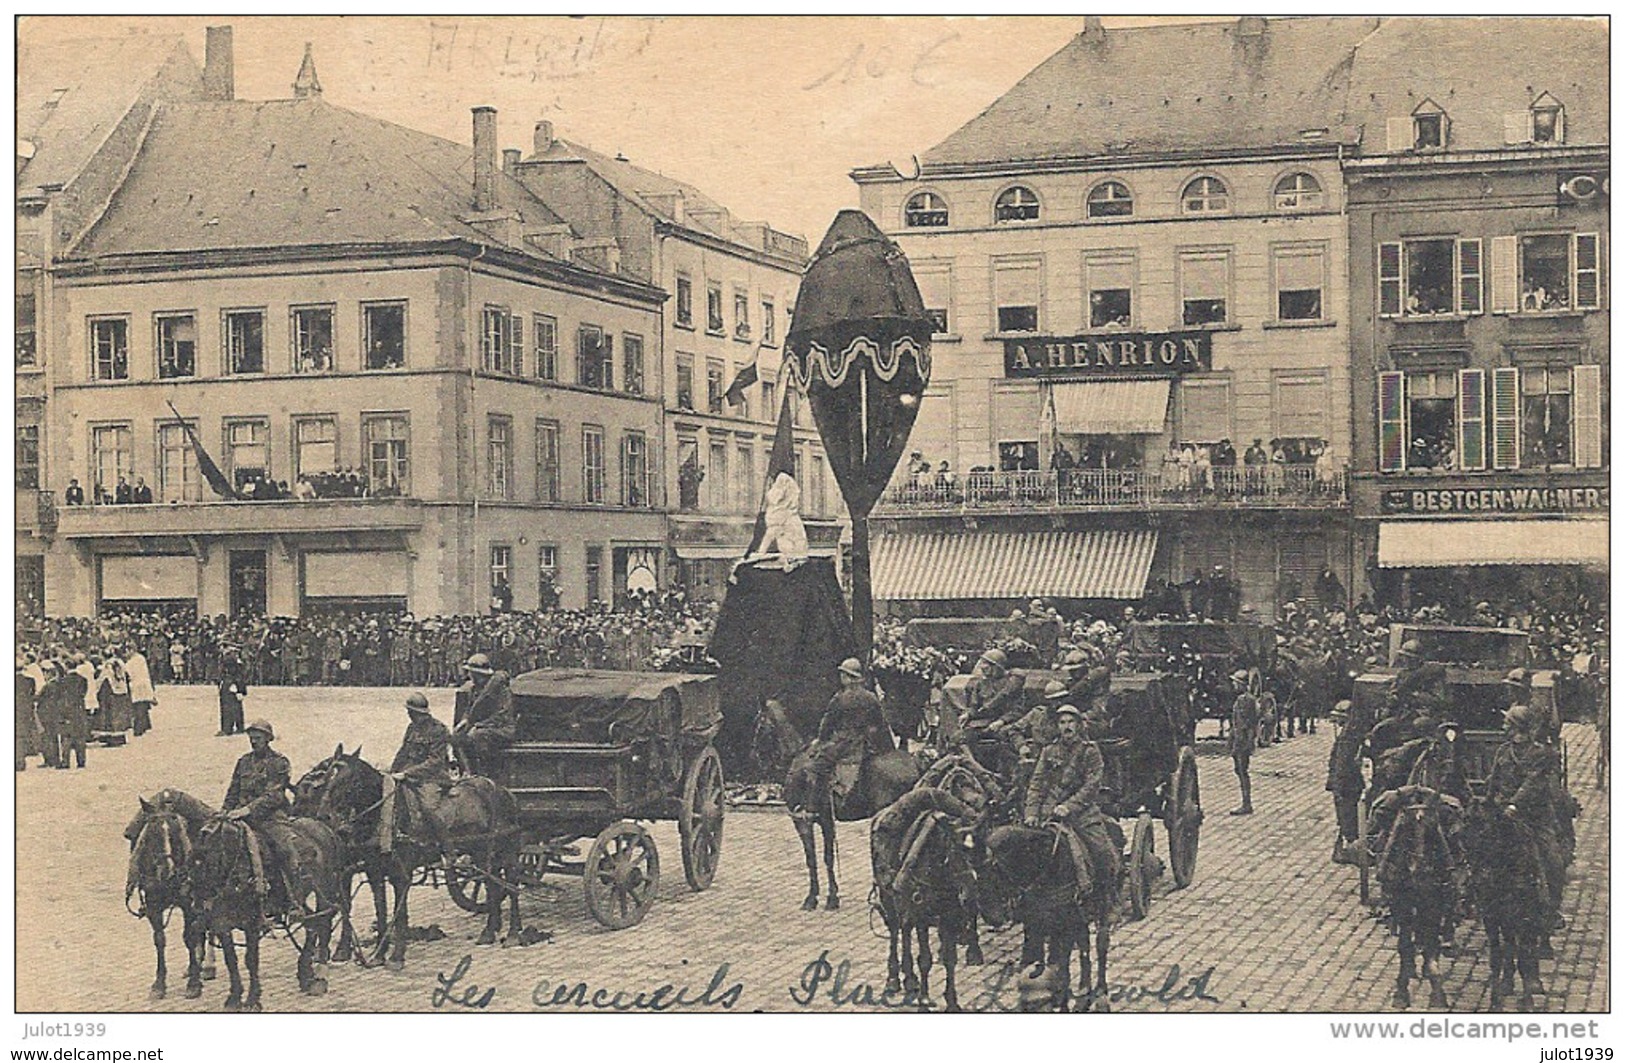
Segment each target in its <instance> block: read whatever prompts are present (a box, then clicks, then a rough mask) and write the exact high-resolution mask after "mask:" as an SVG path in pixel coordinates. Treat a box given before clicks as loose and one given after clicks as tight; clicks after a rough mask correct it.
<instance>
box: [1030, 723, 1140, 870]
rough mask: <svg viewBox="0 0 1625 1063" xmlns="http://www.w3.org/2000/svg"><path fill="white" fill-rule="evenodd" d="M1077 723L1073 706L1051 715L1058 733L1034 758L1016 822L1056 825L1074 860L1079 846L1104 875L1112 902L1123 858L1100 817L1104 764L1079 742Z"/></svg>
mask: <svg viewBox="0 0 1625 1063" xmlns="http://www.w3.org/2000/svg"><path fill="white" fill-rule="evenodd" d="M1082 717H1083V714H1082V713H1080V712H1079V711H1078V709H1077V706H1075V705H1062V706H1061V707H1060V708H1058V709H1056V710H1055V726H1056V729H1057V731H1058V732H1059V733H1058V735H1057V737H1056V739H1055V740H1054V741H1053V742H1051V743H1050V744H1049V745H1047V746H1045V747H1044V752H1043V753H1041V754H1039V757H1038V764H1037V766H1036V767H1035V768H1034V769H1033V776H1032V779H1031V780H1030V781H1029V782H1028V783H1027V794H1026V799H1025V800H1024V801H1023V802H1022V810H1021V819H1022V823H1023V824H1025V825H1026V826H1028V827H1035V828H1036V827H1041V826H1043V825H1044V824H1045V823H1047V822H1048V823H1057V824H1059V825H1060V826H1061V827H1062V828H1063V829H1064V831H1065V832H1066V833H1067V834H1068V835H1069V836H1070V838H1069V840H1070V841H1072V842H1073V853H1074V854H1077V853H1078V852H1079V848H1080V846H1081V849H1082V851H1084V852H1087V853H1088V856H1089V862H1090V863H1091V864H1092V865H1093V867H1094V868H1095V870H1096V871H1097V872H1099V873H1103V874H1104V876H1105V881H1106V885H1107V894H1108V896H1109V897H1112V898H1114V899H1115V897H1116V893H1117V875H1118V871H1119V865H1120V864H1121V863H1122V854H1121V853H1120V852H1119V851H1118V849H1117V846H1116V845H1115V844H1113V842H1112V838H1111V835H1110V834H1109V833H1108V832H1107V830H1106V818H1105V816H1104V815H1103V814H1102V813H1101V811H1100V787H1101V784H1102V783H1104V782H1105V778H1106V762H1105V759H1104V758H1103V757H1102V756H1101V755H1100V747H1099V746H1097V745H1095V744H1094V743H1093V742H1091V741H1088V740H1087V739H1086V738H1085V737H1084V736H1083V732H1082V722H1083V720H1082ZM1081 877H1082V876H1081V875H1080V878H1081ZM1081 884H1082V883H1081V882H1080V885H1081Z"/></svg>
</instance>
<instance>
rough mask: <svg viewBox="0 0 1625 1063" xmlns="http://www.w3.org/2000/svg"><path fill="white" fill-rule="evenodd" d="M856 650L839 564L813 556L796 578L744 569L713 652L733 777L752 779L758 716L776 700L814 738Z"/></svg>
mask: <svg viewBox="0 0 1625 1063" xmlns="http://www.w3.org/2000/svg"><path fill="white" fill-rule="evenodd" d="M856 652H857V642H856V639H855V638H854V637H853V634H852V620H851V618H850V617H848V616H847V612H846V603H845V601H844V600H843V598H842V596H841V586H840V583H839V582H838V581H837V580H836V578H835V563H834V561H832V560H830V559H829V558H822V557H814V558H809V559H808V560H807V561H806V562H805V563H804V564H802V565H800V566H799V567H797V568H796V570H795V571H793V572H784V571H781V570H779V569H772V568H757V567H755V566H753V565H743V566H741V567H740V568H739V571H738V582H737V583H735V584H733V585H731V586H730V587H729V588H728V594H727V597H726V598H724V599H723V602H722V612H721V614H720V615H719V616H718V617H717V627H716V632H715V633H714V634H713V635H712V636H711V647H710V653H711V656H712V657H713V658H715V660H716V662H717V663H718V664H719V665H720V666H721V668H722V671H721V673H720V674H719V675H718V679H719V681H720V682H721V684H722V731H721V733H720V734H719V735H718V737H717V750H718V752H719V753H721V755H722V760H723V768H724V770H725V771H726V773H727V775H728V777H729V778H742V777H743V775H744V774H746V773H747V767H748V762H749V758H750V743H751V738H752V734H753V731H754V728H755V726H756V713H757V711H758V710H759V709H760V708H761V706H762V703H763V702H764V701H766V700H767V699H768V698H777V699H778V700H779V701H781V702H783V704H784V707H785V709H786V710H787V711H788V712H789V714H790V720H791V722H792V723H794V724H795V726H796V728H797V730H799V731H800V732H801V733H802V734H803V735H804V736H807V737H811V735H812V733H813V731H814V730H815V729H816V728H817V726H818V722H819V720H820V719H821V718H822V716H823V712H824V709H825V708H826V707H827V706H828V705H829V699H830V698H832V697H834V696H835V691H836V689H837V688H838V687H839V685H840V684H839V681H838V680H837V679H836V670H837V669H838V668H839V666H840V663H841V661H843V660H845V659H846V658H848V657H851V656H854V655H855V654H856Z"/></svg>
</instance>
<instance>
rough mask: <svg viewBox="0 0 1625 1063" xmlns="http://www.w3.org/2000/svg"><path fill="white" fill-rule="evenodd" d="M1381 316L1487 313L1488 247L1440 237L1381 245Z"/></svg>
mask: <svg viewBox="0 0 1625 1063" xmlns="http://www.w3.org/2000/svg"><path fill="white" fill-rule="evenodd" d="M1377 311H1378V313H1379V314H1381V315H1382V316H1383V317H1399V316H1405V317H1427V316H1433V315H1439V314H1480V313H1483V311H1484V250H1483V242H1482V241H1481V240H1476V239H1473V240H1458V239H1455V238H1452V237H1442V236H1435V237H1424V238H1420V239H1415V240H1404V241H1395V242H1392V243H1385V244H1381V245H1379V247H1378V248H1377Z"/></svg>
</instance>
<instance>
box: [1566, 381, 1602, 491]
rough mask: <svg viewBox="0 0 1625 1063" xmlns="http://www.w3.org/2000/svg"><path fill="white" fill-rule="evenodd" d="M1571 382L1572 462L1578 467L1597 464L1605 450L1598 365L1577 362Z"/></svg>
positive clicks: (1594, 467) (1599, 463)
mask: <svg viewBox="0 0 1625 1063" xmlns="http://www.w3.org/2000/svg"><path fill="white" fill-rule="evenodd" d="M1573 386H1574V402H1573V409H1574V464H1575V465H1576V466H1578V467H1579V468H1582V469H1597V468H1601V467H1602V465H1603V461H1604V456H1605V455H1606V454H1607V451H1608V446H1607V442H1606V441H1605V440H1604V438H1603V429H1604V427H1605V421H1604V418H1603V415H1602V399H1603V384H1602V366H1600V365H1577V366H1575V367H1574V369H1573Z"/></svg>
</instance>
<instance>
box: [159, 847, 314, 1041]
mask: <svg viewBox="0 0 1625 1063" xmlns="http://www.w3.org/2000/svg"><path fill="white" fill-rule="evenodd" d="M277 826H278V827H280V828H282V829H283V833H284V838H285V841H286V843H287V845H288V847H289V848H290V849H292V850H294V852H293V859H292V860H291V861H290V865H291V866H288V867H285V868H282V869H277V868H274V867H272V866H269V862H268V861H266V860H265V847H264V844H263V843H262V842H260V841H259V840H257V839H256V837H255V835H256V834H257V833H258V832H259V831H261V830H263V829H264V828H263V827H250V826H249V825H248V824H247V823H245V822H243V821H240V820H235V819H232V818H230V817H228V816H215V817H213V818H211V819H210V820H209V821H208V822H206V823H205V824H204V825H203V827H202V828H201V829H200V830H199V831H198V836H197V841H196V844H195V845H194V846H193V849H192V863H191V869H190V873H189V874H188V876H187V883H188V890H189V892H190V894H191V898H192V903H193V904H195V905H196V906H197V909H198V911H199V912H200V913H201V914H202V916H203V919H204V922H205V924H206V926H207V928H208V931H209V933H211V934H213V935H214V938H215V940H216V941H218V942H219V944H220V949H221V951H222V952H224V953H225V956H226V972H227V973H228V974H229V975H230V976H231V991H230V993H229V995H228V996H227V997H226V1002H225V1010H227V1011H250V1012H256V1011H259V1010H260V938H261V937H262V936H263V935H264V934H266V933H269V932H270V931H271V930H272V929H274V927H273V926H272V925H271V923H270V922H269V921H268V920H267V918H266V913H265V908H266V904H267V901H268V900H269V901H271V902H272V903H277V902H283V903H285V904H286V905H287V911H288V918H289V926H288V929H289V936H290V938H291V937H292V930H293V929H294V927H295V926H298V927H302V928H303V929H304V931H305V939H304V941H303V942H301V943H299V945H298V947H299V966H298V977H299V989H300V992H303V993H306V994H308V995H311V996H320V995H321V994H323V993H326V992H327V979H326V977H325V976H324V975H323V974H322V973H320V972H318V971H317V970H316V965H317V962H318V960H319V959H320V958H325V957H326V956H327V954H328V944H329V941H330V940H331V938H332V933H333V917H334V916H335V915H338V916H340V917H341V918H342V917H344V916H345V915H346V912H345V904H344V901H345V894H344V891H343V882H342V880H341V879H342V877H341V870H342V867H343V847H342V845H341V844H340V842H339V839H338V836H337V835H335V834H334V833H333V831H332V830H330V829H329V828H328V827H327V826H326V825H325V824H323V823H320V822H317V821H316V820H313V819H288V820H286V821H283V822H282V823H279V824H277ZM284 859H287V854H284ZM286 892H292V893H293V894H294V895H293V896H279V895H280V894H283V893H286ZM238 930H241V931H243V942H244V945H243V958H244V964H245V966H246V967H247V968H248V996H247V998H246V999H245V998H244V996H243V980H242V976H241V974H240V973H239V971H238V968H237V945H236V941H235V938H234V936H233V935H234V934H235V932H236V931H238Z"/></svg>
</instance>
